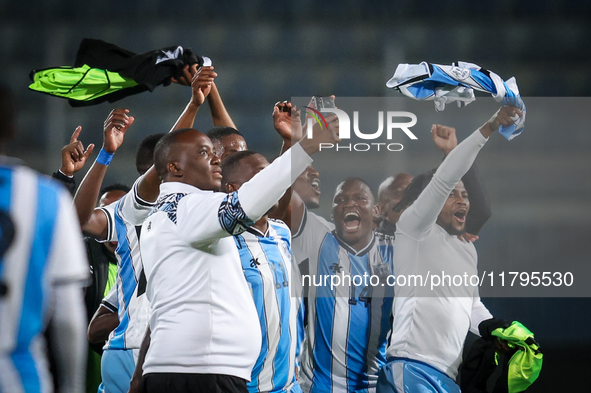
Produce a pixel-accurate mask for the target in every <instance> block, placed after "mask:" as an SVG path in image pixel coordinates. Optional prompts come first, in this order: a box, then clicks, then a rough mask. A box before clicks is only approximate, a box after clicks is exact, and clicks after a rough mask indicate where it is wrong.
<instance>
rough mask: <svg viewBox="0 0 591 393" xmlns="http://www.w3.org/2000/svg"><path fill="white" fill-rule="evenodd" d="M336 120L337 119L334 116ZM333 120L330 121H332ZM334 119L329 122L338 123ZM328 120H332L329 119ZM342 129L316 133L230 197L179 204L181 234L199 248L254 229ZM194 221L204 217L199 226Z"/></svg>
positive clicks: (197, 197)
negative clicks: (183, 210)
mask: <svg viewBox="0 0 591 393" xmlns="http://www.w3.org/2000/svg"><path fill="white" fill-rule="evenodd" d="M334 117H335V119H336V116H334ZM329 118H330V117H329ZM335 119H332V118H330V120H329V121H333V122H334V121H335ZM327 120H328V118H327ZM339 141H340V139H339V137H338V126H332V127H331V126H329V127H328V129H325V130H320V132H315V133H314V136H313V137H312V138H304V139H302V141H301V142H299V143H297V144H295V145H294V146H293V147H291V148H290V149H289V150H288V151H286V152H285V153H284V154H282V155H281V156H280V157H279V158H277V159H276V160H275V161H273V163H271V165H269V166H268V167H266V168H265V169H263V170H262V171H260V172H259V173H257V174H256V175H255V176H254V177H253V178H252V179H250V180H249V181H247V182H246V183H244V184H243V185H242V187H240V189H239V190H238V191H235V192H232V193H230V194H227V195H225V194H221V195H220V194H215V193H214V194H213V195H211V196H204V195H202V194H190V195H188V196H186V197H185V198H183V199H181V201H180V202H179V205H178V206H179V207H178V208H179V210H181V209H186V210H185V212H184V213H183V214H180V213H179V214H177V227H178V233H179V234H181V236H182V238H183V239H184V241H185V242H187V243H189V244H191V245H193V246H194V247H199V246H200V245H203V244H207V243H209V242H211V241H213V240H215V239H219V238H221V237H224V236H230V235H236V234H238V233H241V232H242V231H244V230H245V229H246V228H248V227H249V226H251V225H253V224H254V222H256V221H257V220H258V219H259V218H261V217H262V216H263V215H264V214H265V213H266V212H267V211H269V209H270V208H271V207H272V206H273V205H274V204H275V203H276V202H277V201H278V200H279V198H280V197H281V196H282V195H283V194H284V193H285V191H286V190H287V189H288V188H289V187H290V186H291V184H292V182H293V181H294V180H295V177H294V176H295V175H299V174H300V173H302V172H303V171H304V170H305V169H306V168H307V167H308V165H310V163H311V162H312V159H311V158H310V156H309V155H310V154H313V153H316V152H317V151H319V145H320V143H335V142H336V143H338V142H339ZM194 217H200V220H198V221H199V222H197V220H195V219H194Z"/></svg>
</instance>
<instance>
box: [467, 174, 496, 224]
mask: <svg viewBox="0 0 591 393" xmlns="http://www.w3.org/2000/svg"><path fill="white" fill-rule="evenodd" d="M462 181H463V182H464V187H466V191H468V196H469V198H470V211H469V212H468V217H467V218H466V232H468V233H470V234H472V235H478V232H480V230H481V229H482V227H483V226H484V224H485V223H486V222H487V221H488V219H489V218H490V217H491V216H492V210H491V202H490V197H489V195H488V193H487V191H486V187H485V186H484V183H483V182H482V178H481V177H480V173H479V171H478V168H477V167H476V164H474V165H472V166H471V167H470V169H469V170H468V172H466V174H465V175H464V177H462Z"/></svg>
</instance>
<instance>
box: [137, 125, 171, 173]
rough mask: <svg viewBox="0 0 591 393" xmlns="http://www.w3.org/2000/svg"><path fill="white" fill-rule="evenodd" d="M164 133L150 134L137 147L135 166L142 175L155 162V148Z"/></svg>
mask: <svg viewBox="0 0 591 393" xmlns="http://www.w3.org/2000/svg"><path fill="white" fill-rule="evenodd" d="M164 135H165V134H164V133H158V134H152V135H148V136H147V137H145V138H144V139H142V141H141V142H140V144H139V145H138V147H137V150H136V152H135V168H136V169H137V171H138V173H139V174H140V175H143V174H144V172H145V171H146V170H147V169H148V168H150V167H151V166H152V165H153V164H154V148H155V147H156V143H158V141H159V140H160V139H161V138H162V137H163V136H164Z"/></svg>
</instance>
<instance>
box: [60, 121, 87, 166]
mask: <svg viewBox="0 0 591 393" xmlns="http://www.w3.org/2000/svg"><path fill="white" fill-rule="evenodd" d="M81 131H82V127H81V126H78V127H76V130H75V131H74V133H73V134H72V137H71V138H70V143H69V144H67V145H66V146H64V147H63V148H62V166H61V167H60V171H61V172H62V173H63V174H64V175H66V176H68V177H72V176H74V173H76V172H78V171H79V170H80V169H82V167H83V166H84V164H85V163H86V159H87V158H88V157H89V156H90V154H92V151H93V150H94V144H93V143H91V144H90V145H88V146H87V147H86V150H84V145H82V142H80V141H79V140H78V136H80V132H81Z"/></svg>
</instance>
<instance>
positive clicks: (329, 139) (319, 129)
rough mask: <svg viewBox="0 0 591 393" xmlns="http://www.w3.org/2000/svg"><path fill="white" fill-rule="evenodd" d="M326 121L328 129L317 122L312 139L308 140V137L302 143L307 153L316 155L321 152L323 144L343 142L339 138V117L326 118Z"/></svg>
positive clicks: (313, 128)
mask: <svg viewBox="0 0 591 393" xmlns="http://www.w3.org/2000/svg"><path fill="white" fill-rule="evenodd" d="M325 119H326V123H327V124H328V129H327V128H326V127H325V126H321V125H320V124H318V122H317V123H316V124H314V126H313V127H312V138H308V136H307V135H306V136H305V137H304V139H302V141H301V142H300V145H301V146H302V148H303V149H304V150H305V151H306V153H308V154H314V153H316V152H317V151H319V150H320V144H321V143H329V144H335V143H339V142H340V141H341V138H339V118H338V117H337V115H334V114H333V115H330V116H326V117H325Z"/></svg>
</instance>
